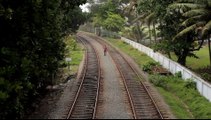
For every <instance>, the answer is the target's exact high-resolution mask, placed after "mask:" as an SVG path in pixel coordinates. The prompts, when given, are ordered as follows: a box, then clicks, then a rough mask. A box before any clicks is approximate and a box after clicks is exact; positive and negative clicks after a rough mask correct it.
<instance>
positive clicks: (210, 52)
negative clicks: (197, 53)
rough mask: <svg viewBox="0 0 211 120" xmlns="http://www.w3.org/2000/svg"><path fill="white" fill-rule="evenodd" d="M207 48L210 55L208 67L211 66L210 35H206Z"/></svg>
mask: <svg viewBox="0 0 211 120" xmlns="http://www.w3.org/2000/svg"><path fill="white" fill-rule="evenodd" d="M208 48H209V56H210V68H211V49H210V35H208Z"/></svg>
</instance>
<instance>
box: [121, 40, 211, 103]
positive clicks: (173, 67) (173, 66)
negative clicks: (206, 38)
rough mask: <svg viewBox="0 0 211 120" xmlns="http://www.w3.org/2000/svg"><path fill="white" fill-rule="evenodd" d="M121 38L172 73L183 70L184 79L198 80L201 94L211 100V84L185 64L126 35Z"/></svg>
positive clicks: (197, 84) (197, 83)
mask: <svg viewBox="0 0 211 120" xmlns="http://www.w3.org/2000/svg"><path fill="white" fill-rule="evenodd" d="M121 40H123V41H125V42H126V43H128V44H130V45H131V46H133V47H134V48H137V49H138V50H139V51H141V52H143V53H145V54H147V55H148V56H150V57H151V58H153V59H154V60H155V61H157V62H159V63H160V64H161V65H162V66H163V67H164V68H166V69H168V70H169V71H170V72H171V73H172V74H175V73H176V72H179V71H181V73H182V78H183V79H188V78H191V79H193V80H194V81H195V82H196V86H197V89H198V91H199V92H200V94H201V95H203V96H204V97H205V98H207V99H208V100H209V101H211V85H210V84H209V83H208V82H206V81H205V80H203V79H201V78H200V77H198V76H197V75H196V74H195V73H193V72H192V71H190V70H189V69H187V68H185V67H184V66H182V65H180V64H178V63H177V62H174V61H172V60H171V59H169V58H167V57H165V56H164V55H162V54H160V53H158V52H154V51H153V50H152V49H150V48H148V47H146V46H144V45H142V44H140V43H136V42H134V41H132V40H129V39H127V38H124V37H121Z"/></svg>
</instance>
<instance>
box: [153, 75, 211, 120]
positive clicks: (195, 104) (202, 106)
mask: <svg viewBox="0 0 211 120" xmlns="http://www.w3.org/2000/svg"><path fill="white" fill-rule="evenodd" d="M150 81H151V82H152V83H153V84H154V85H155V86H157V87H160V89H159V91H160V93H162V95H163V96H164V97H165V100H166V101H167V103H169V104H170V106H171V109H172V111H173V113H174V114H175V115H176V117H177V118H183V119H184V118H192V115H193V118H195V119H208V118H211V103H210V102H209V101H208V100H207V99H206V98H204V97H203V96H201V95H200V93H199V92H198V91H197V90H196V88H195V83H194V82H193V81H191V80H187V81H184V80H183V79H181V78H179V77H175V76H161V75H151V76H150ZM158 83H165V85H160V84H158ZM166 98H167V99H166ZM177 98H178V99H177ZM172 101H174V102H175V103H174V102H172ZM179 102H180V103H179ZM172 104H175V105H176V106H177V107H176V106H175V105H172ZM172 106H173V107H172ZM184 114H186V116H184ZM191 114H192V115H191Z"/></svg>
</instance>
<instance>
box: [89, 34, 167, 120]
mask: <svg viewBox="0 0 211 120" xmlns="http://www.w3.org/2000/svg"><path fill="white" fill-rule="evenodd" d="M90 37H91V38H93V39H95V40H97V41H98V42H100V43H101V44H107V46H108V47H109V49H108V50H109V54H110V56H111V57H112V59H113V61H114V62H115V64H116V67H117V68H118V70H119V72H120V74H121V76H122V78H123V80H124V85H125V88H126V91H127V93H128V98H129V101H130V104H131V109H132V112H133V116H134V118H135V119H163V118H164V117H163V115H162V113H161V112H160V110H159V108H158V106H157V105H156V102H155V101H154V100H153V98H152V95H151V94H150V92H149V91H148V89H147V87H146V86H145V85H144V84H143V83H142V81H141V79H142V78H141V77H140V75H139V74H138V73H137V72H136V70H135V69H134V68H133V67H132V66H131V65H130V63H129V62H128V61H127V60H126V59H125V57H123V56H122V55H121V53H119V52H118V51H117V50H116V49H114V48H113V47H111V46H110V45H109V44H108V43H105V42H103V40H102V39H100V38H98V37H95V36H90Z"/></svg>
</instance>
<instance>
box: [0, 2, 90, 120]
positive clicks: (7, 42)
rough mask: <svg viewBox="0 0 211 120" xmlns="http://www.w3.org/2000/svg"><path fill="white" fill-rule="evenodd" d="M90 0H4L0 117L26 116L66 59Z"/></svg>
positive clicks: (0, 14) (0, 13) (0, 35)
mask: <svg viewBox="0 0 211 120" xmlns="http://www.w3.org/2000/svg"><path fill="white" fill-rule="evenodd" d="M85 2H86V0H18V1H17V0H0V27H1V28H0V40H1V44H0V106H1V107H0V118H3V119H5V118H11V119H14V118H22V117H23V115H24V110H26V108H27V107H28V106H27V105H29V104H30V102H31V100H33V98H34V96H35V95H37V93H39V90H41V89H42V88H45V87H46V85H48V84H52V81H51V77H52V75H53V74H54V73H55V72H56V71H57V69H58V68H59V66H60V61H62V60H63V59H64V50H65V44H64V42H63V38H64V37H65V36H66V35H67V34H69V33H72V32H75V31H76V30H77V29H78V27H79V25H80V24H82V23H83V22H84V20H85V19H84V17H83V13H82V11H81V9H79V7H78V6H79V5H80V4H83V3H85Z"/></svg>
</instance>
